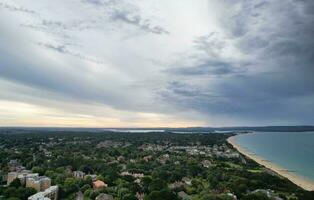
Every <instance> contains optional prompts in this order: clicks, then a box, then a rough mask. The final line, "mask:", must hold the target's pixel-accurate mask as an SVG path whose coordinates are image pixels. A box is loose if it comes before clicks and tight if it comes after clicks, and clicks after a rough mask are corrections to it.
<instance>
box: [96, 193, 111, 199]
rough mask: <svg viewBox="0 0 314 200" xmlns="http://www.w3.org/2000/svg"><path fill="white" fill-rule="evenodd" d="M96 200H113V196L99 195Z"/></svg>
mask: <svg viewBox="0 0 314 200" xmlns="http://www.w3.org/2000/svg"><path fill="white" fill-rule="evenodd" d="M96 200H113V196H112V195H109V194H104V193H101V194H99V195H98V196H97V197H96Z"/></svg>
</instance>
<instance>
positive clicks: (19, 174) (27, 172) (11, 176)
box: [7, 170, 38, 185]
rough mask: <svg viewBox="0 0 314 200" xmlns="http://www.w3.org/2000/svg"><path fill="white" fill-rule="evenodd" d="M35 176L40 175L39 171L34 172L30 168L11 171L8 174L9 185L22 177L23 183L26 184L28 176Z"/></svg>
mask: <svg viewBox="0 0 314 200" xmlns="http://www.w3.org/2000/svg"><path fill="white" fill-rule="evenodd" d="M28 176H29V177H34V176H38V174H37V173H32V171H30V170H22V171H19V172H16V171H15V172H9V173H8V175H7V185H10V183H11V182H12V181H13V180H14V179H16V178H18V179H20V181H21V183H22V185H25V184H26V178H27V177H28Z"/></svg>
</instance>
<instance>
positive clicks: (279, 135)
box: [235, 132, 314, 181]
mask: <svg viewBox="0 0 314 200" xmlns="http://www.w3.org/2000/svg"><path fill="white" fill-rule="evenodd" d="M235 142H236V143H237V144H239V145H241V147H243V148H245V149H247V150H248V151H249V152H251V153H254V154H256V155H257V156H260V157H263V158H265V159H266V160H268V161H270V162H272V163H274V164H277V165H279V166H281V167H283V168H285V169H287V170H289V171H292V172H294V173H295V174H298V175H300V176H302V177H305V178H307V179H310V180H312V181H314V132H256V133H254V134H243V135H238V136H236V137H235Z"/></svg>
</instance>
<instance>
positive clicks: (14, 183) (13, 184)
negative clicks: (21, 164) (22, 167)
mask: <svg viewBox="0 0 314 200" xmlns="http://www.w3.org/2000/svg"><path fill="white" fill-rule="evenodd" d="M21 186H22V184H21V181H20V179H18V178H16V179H14V180H13V181H12V182H11V183H10V185H9V187H15V188H18V187H21Z"/></svg>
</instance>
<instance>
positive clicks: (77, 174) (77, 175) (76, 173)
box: [73, 171, 85, 179]
mask: <svg viewBox="0 0 314 200" xmlns="http://www.w3.org/2000/svg"><path fill="white" fill-rule="evenodd" d="M73 176H74V177H75V178H78V179H84V176H85V173H84V172H82V171H73Z"/></svg>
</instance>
